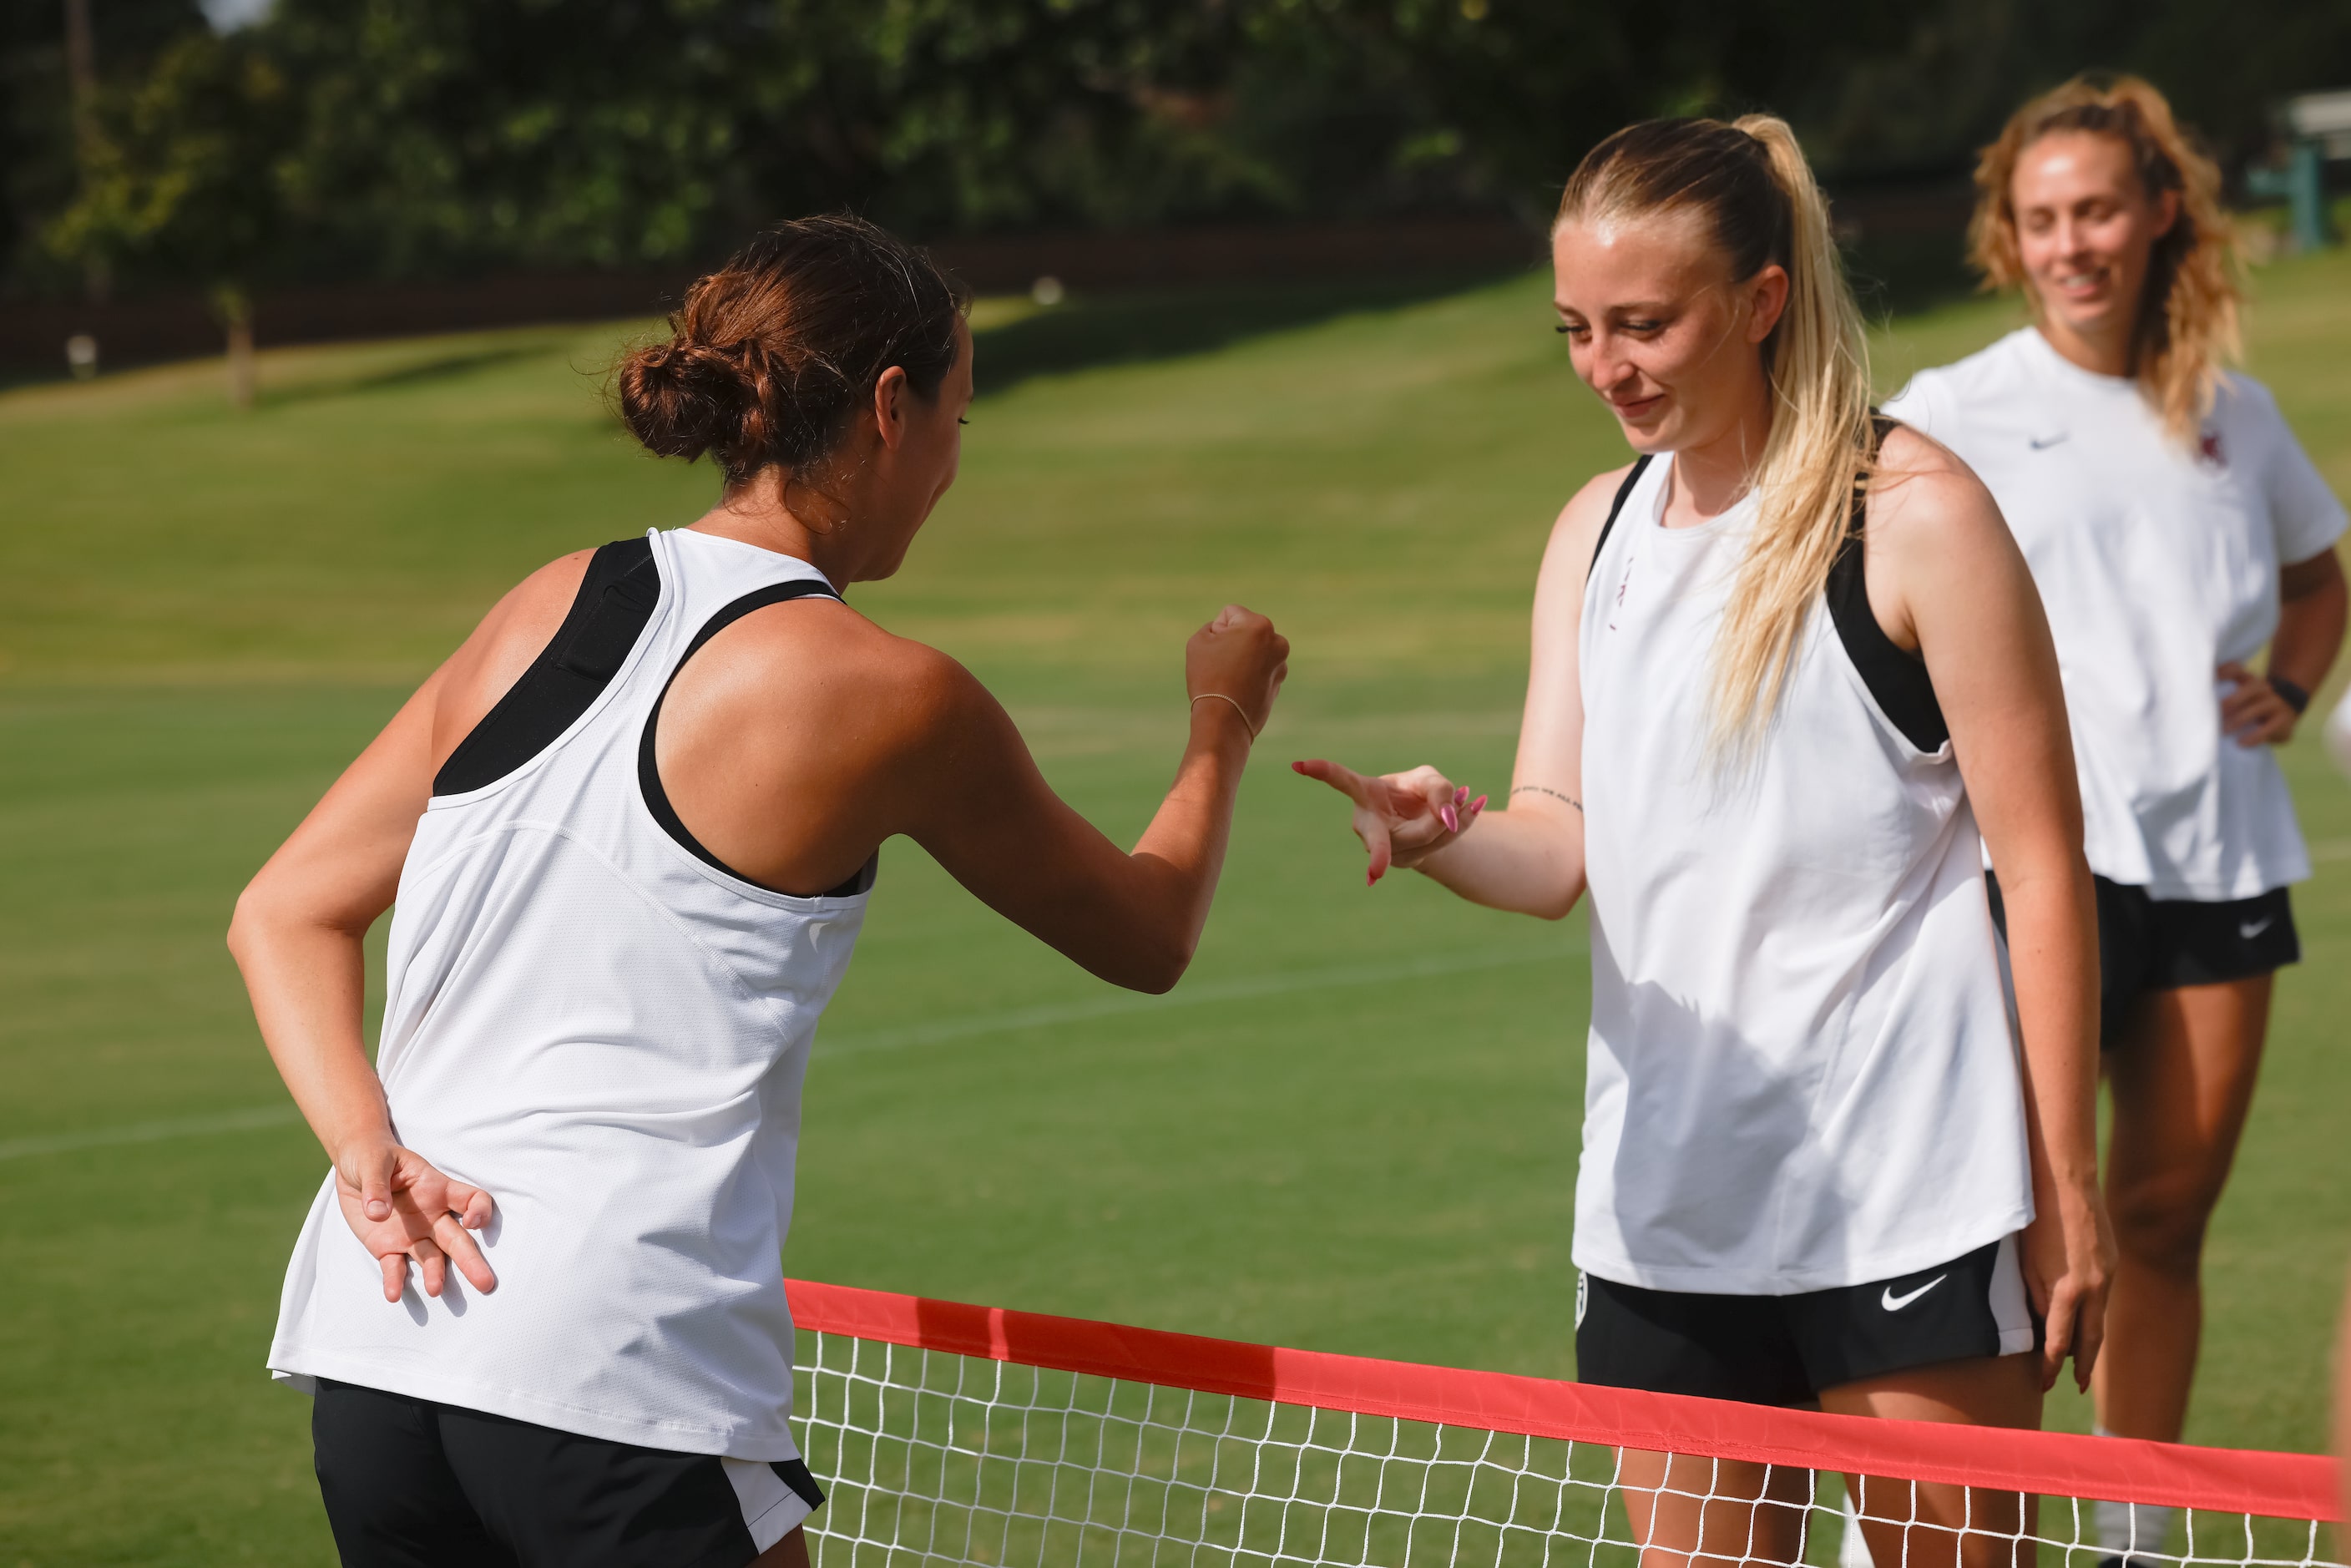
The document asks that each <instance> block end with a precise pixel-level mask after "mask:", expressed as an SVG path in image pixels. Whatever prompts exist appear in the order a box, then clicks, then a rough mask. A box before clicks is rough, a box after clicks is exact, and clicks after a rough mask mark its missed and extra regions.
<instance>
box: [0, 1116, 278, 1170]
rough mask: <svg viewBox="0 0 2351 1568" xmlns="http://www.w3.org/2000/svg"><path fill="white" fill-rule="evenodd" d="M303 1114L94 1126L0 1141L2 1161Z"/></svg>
mask: <svg viewBox="0 0 2351 1568" xmlns="http://www.w3.org/2000/svg"><path fill="white" fill-rule="evenodd" d="M301 1119H302V1113H300V1112H298V1111H297V1110H295V1109H294V1107H293V1106H291V1105H257V1106H256V1107H254V1108H253V1109H252V1110H250V1111H223V1112H222V1113H219V1114H218V1115H216V1116H182V1117H180V1118H178V1119H177V1120H174V1121H170V1122H132V1123H131V1124H128V1125H126V1126H120V1127H93V1128H91V1129H90V1130H89V1131H88V1132H85V1133H51V1134H46V1135H44V1136H41V1137H37V1138H8V1139H5V1140H0V1160H16V1159H22V1158H24V1157H25V1156H26V1155H62V1154H67V1153H69V1152H71V1151H73V1150H75V1149H102V1148H105V1147H107V1146H109V1145H114V1144H154V1143H161V1142H162V1140H163V1139H165V1138H196V1137H202V1136H204V1134H208V1133H250V1132H253V1131H255V1130H256V1129H257V1128H261V1127H283V1126H286V1125H288V1124H292V1123H296V1122H299V1121H300V1120H301Z"/></svg>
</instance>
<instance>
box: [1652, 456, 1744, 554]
mask: <svg viewBox="0 0 2351 1568" xmlns="http://www.w3.org/2000/svg"><path fill="white" fill-rule="evenodd" d="M1664 466H1665V471H1666V473H1665V477H1664V478H1662V479H1660V480H1658V481H1657V488H1656V496H1655V497H1653V498H1652V499H1651V501H1650V503H1649V527H1648V529H1647V531H1648V532H1650V533H1652V534H1655V535H1656V536H1657V537H1658V538H1668V539H1672V538H1682V539H1692V540H1698V539H1711V538H1719V536H1721V535H1722V534H1725V533H1728V532H1729V531H1730V530H1731V528H1733V527H1734V526H1745V525H1747V524H1750V523H1752V522H1753V521H1754V520H1755V509H1756V507H1757V506H1758V505H1759V502H1758V501H1757V499H1756V495H1755V487H1754V486H1751V485H1750V486H1748V488H1747V493H1746V494H1745V495H1743V496H1741V497H1739V499H1737V500H1736V501H1733V502H1731V503H1730V505H1729V506H1728V507H1724V508H1723V509H1722V510H1721V511H1719V512H1717V513H1716V514H1715V515H1714V516H1712V517H1708V519H1707V520H1706V521H1704V522H1702V523H1685V524H1683V525H1682V526H1681V527H1680V528H1667V526H1666V501H1667V497H1670V496H1671V495H1672V494H1673V487H1674V464H1673V455H1672V454H1670V453H1668V454H1667V455H1666V463H1665V465H1664Z"/></svg>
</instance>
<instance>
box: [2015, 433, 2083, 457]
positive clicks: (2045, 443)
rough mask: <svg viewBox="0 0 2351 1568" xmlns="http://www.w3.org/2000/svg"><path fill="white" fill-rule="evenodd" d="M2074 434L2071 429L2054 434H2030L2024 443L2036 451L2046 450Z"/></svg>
mask: <svg viewBox="0 0 2351 1568" xmlns="http://www.w3.org/2000/svg"><path fill="white" fill-rule="evenodd" d="M2071 434H2074V433H2073V432H2072V431H2070V430H2061V431H2059V432H2058V433H2057V434H2054V435H2028V436H2026V437H2025V438H2024V444H2026V445H2027V446H2030V447H2032V450H2033V451H2035V452H2046V451H2048V450H2049V449H2050V448H2051V447H2053V446H2054V445H2056V444H2058V443H2059V442H2061V441H2063V440H2064V439H2065V438H2066V437H2067V436H2069V435H2071Z"/></svg>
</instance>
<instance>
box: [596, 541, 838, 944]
mask: <svg viewBox="0 0 2351 1568" xmlns="http://www.w3.org/2000/svg"><path fill="white" fill-rule="evenodd" d="M840 597H841V595H840V594H838V593H835V592H834V591H832V589H831V586H829V585H828V584H825V583H822V582H816V581H811V580H808V579H805V578H803V579H800V580H798V581H794V582H776V583H770V584H768V586H767V587H765V588H760V589H755V590H753V591H751V592H749V593H747V594H745V595H744V596H743V597H742V598H740V599H737V600H736V601H733V602H732V603H730V604H728V605H727V606H726V608H725V609H723V610H721V611H719V612H718V613H717V614H716V615H713V616H712V617H711V618H710V619H709V620H707V621H705V622H703V623H702V630H701V631H699V632H695V634H694V641H693V642H691V643H687V644H686V645H685V652H684V653H682V654H680V655H679V656H678V661H677V664H675V665H674V666H673V667H672V668H671V670H670V673H669V679H668V680H666V681H664V682H663V683H662V689H661V695H659V696H657V697H655V698H654V699H653V711H652V712H651V713H648V714H647V715H645V729H644V735H643V738H642V739H641V740H640V741H639V742H638V743H637V788H638V789H639V790H640V791H641V792H642V793H643V796H644V798H645V809H646V810H649V811H651V812H652V813H653V821H656V822H659V823H660V824H661V825H662V831H664V832H665V833H667V834H668V835H669V836H670V837H671V838H673V839H674V840H676V841H677V842H678V845H679V847H681V848H683V849H684V851H685V852H687V853H689V854H691V855H693V856H694V858H695V859H696V860H698V861H700V862H703V863H704V864H705V865H707V866H710V867H712V868H714V869H716V870H718V871H723V872H725V873H726V874H727V875H728V876H731V877H733V878H734V879H735V880H736V881H737V882H747V883H750V884H751V885H752V886H753V887H763V888H767V891H768V892H769V893H783V894H784V896H785V897H787V898H798V897H801V896H804V895H802V894H791V893H784V890H783V889H782V888H780V887H768V884H767V883H763V882H760V881H758V880H757V879H755V878H752V877H747V876H745V875H744V874H743V873H741V872H739V871H737V870H736V869H735V868H734V867H733V866H731V865H728V864H727V863H726V862H725V861H723V860H720V859H719V858H718V857H717V856H716V855H715V854H712V853H711V852H709V850H707V849H705V847H704V846H703V842H702V841H701V840H700V839H697V838H695V836H694V834H693V833H691V832H690V831H687V829H686V826H685V823H684V821H682V820H681V819H680V818H679V816H678V814H677V808H676V807H674V806H673V805H671V804H670V800H669V791H668V790H666V789H663V788H662V780H661V768H660V767H659V765H658V764H656V763H655V762H654V760H653V730H654V727H656V726H657V725H659V724H660V723H661V714H662V705H663V704H664V703H665V702H667V701H669V689H670V687H672V686H674V685H676V684H677V673H678V671H679V670H683V669H684V668H685V666H686V664H687V662H688V661H689V660H691V659H692V658H693V657H694V656H695V654H696V653H700V652H701V651H702V645H703V644H704V643H707V642H709V641H710V640H711V639H712V638H713V637H716V636H717V635H718V633H720V632H724V631H725V630H726V628H728V627H729V626H732V625H734V624H735V622H737V621H740V620H742V619H743V617H745V616H746V615H748V614H750V613H751V612H753V611H754V610H765V609H766V608H767V607H768V605H770V604H786V603H789V602H790V601H792V600H795V599H839V598H840ZM881 866H882V852H880V851H879V850H876V851H875V852H873V853H872V855H871V856H869V857H867V859H866V862H865V863H864V864H863V865H862V866H860V867H858V868H857V874H855V875H854V876H852V877H851V878H850V879H849V880H848V881H847V882H844V883H841V885H840V886H839V887H834V888H828V889H826V890H825V891H824V892H823V893H822V894H818V896H819V897H821V898H853V897H855V896H856V895H857V894H861V893H866V892H870V891H872V886H873V879H874V877H875V876H876V875H877V874H878V873H880V871H881Z"/></svg>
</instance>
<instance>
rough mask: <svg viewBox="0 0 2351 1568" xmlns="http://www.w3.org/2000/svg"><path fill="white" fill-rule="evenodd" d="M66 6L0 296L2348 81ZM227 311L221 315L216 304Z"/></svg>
mask: <svg viewBox="0 0 2351 1568" xmlns="http://www.w3.org/2000/svg"><path fill="white" fill-rule="evenodd" d="M82 3H83V4H86V5H88V6H89V9H90V14H91V16H92V19H93V23H94V26H93V32H94V37H95V39H96V45H97V47H96V62H97V72H98V78H99V92H98V94H97V99H96V102H97V114H96V120H97V123H98V125H99V128H100V133H99V135H98V136H96V137H95V138H90V139H86V141H87V142H88V145H86V146H84V147H82V148H80V149H78V148H77V142H76V138H75V135H74V131H73V116H72V113H71V107H70V106H71V93H70V85H69V81H68V70H67V58H66V49H65V45H64V37H65V27H64V17H63V14H62V12H61V9H60V0H22V3H20V4H17V5H11V6H9V7H7V8H6V11H5V21H0V85H5V91H6V94H7V98H6V104H5V116H0V121H4V123H0V134H5V138H6V146H5V154H6V156H5V211H0V288H5V290H6V291H7V292H10V293H15V294H17V295H20V296H21V295H25V294H52V295H54V294H59V293H63V292H67V291H70V290H74V289H78V288H87V287H90V286H91V283H92V280H93V279H106V278H111V279H115V280H119V282H120V286H122V287H133V288H136V287H146V286H152V285H154V284H158V283H173V284H180V285H183V286H186V285H200V286H202V287H207V288H214V289H228V290H231V291H234V290H237V289H244V290H247V291H249V290H250V288H252V287H254V286H255V285H256V283H257V282H267V281H271V280H276V279H296V278H299V279H308V280H319V279H340V278H355V277H434V276H447V275H451V274H460V275H462V274H465V273H470V272H477V271H483V270H494V269H500V268H517V267H525V268H567V267H598V268H625V267H686V266H691V265H693V264H695V263H696V262H700V261H703V260H705V259H707V258H709V257H712V256H716V255H718V254H720V253H722V252H723V251H724V250H725V249H726V248H727V247H728V246H730V245H731V244H733V243H734V242H735V241H737V240H738V239H739V238H740V237H741V236H742V235H745V234H746V233H747V232H748V231H750V230H752V229H754V228H756V227H757V226H758V225H761V224H762V223H764V222H766V221H768V220H769V219H770V218H772V217H773V216H775V215H776V214H782V213H789V212H804V211H809V210H811V209H816V208H823V207H832V206H852V207H856V208H858V209H860V210H862V211H864V212H866V213H868V214H871V215H872V216H874V217H876V218H878V219H880V220H882V221H883V222H885V223H889V224H892V225H897V226H899V227H902V228H904V229H905V230H908V231H910V232H912V233H914V234H916V235H923V236H925V237H934V238H935V237H942V236H946V235H971V234H985V233H1001V232H1011V231H1022V230H1038V229H1077V228H1102V227H1111V228H1130V227H1150V226H1156V225H1171V224H1185V223H1194V222H1201V221H1219V222H1232V221H1240V222H1260V221H1286V220H1312V219H1329V218H1362V217H1379V216H1387V215H1398V214H1417V215H1426V214H1445V213H1468V212H1476V213H1485V214H1493V213H1515V214H1520V215H1521V216H1523V217H1525V218H1526V219H1528V220H1529V221H1530V222H1533V221H1535V220H1538V219H1539V218H1540V217H1541V215H1542V214H1544V213H1546V212H1547V210H1548V207H1549V204H1550V200H1551V193H1552V191H1554V190H1555V189H1556V187H1557V184H1558V183H1559V182H1560V181H1561V180H1562V178H1563V177H1564V175H1565V173H1566V172H1567V171H1568V169H1569V168H1571V167H1572V166H1573V162H1574V161H1575V159H1576V158H1577V157H1578V156H1579V155H1580V154H1581V153H1582V152H1583V150H1584V149H1585V148H1586V147H1587V146H1589V145H1590V144H1591V142H1592V141H1593V140H1595V139H1596V138H1597V137H1598V136H1600V135H1602V134H1604V133H1605V132H1606V131H1609V130H1611V129H1613V128H1614V127H1615V126H1617V125H1620V124H1623V123H1625V121H1627V120H1633V119H1636V118H1640V117H1643V116H1646V115H1652V114H1660V113H1677V112H1690V111H1697V110H1744V109H1749V108H1754V107H1770V108H1772V109H1775V110H1779V111H1781V112H1782V113H1785V114H1787V115H1788V116H1789V117H1790V118H1791V119H1792V120H1794V121H1795V122H1796V124H1797V126H1798V129H1799V131H1801V132H1802V134H1803V136H1804V137H1805V139H1806V141H1807V143H1808V145H1809V146H1810V147H1811V149H1812V151H1813V155H1814V157H1815V158H1816V160H1817V161H1819V162H1820V163H1821V164H1822V166H1823V168H1825V169H1827V170H1828V171H1830V172H1832V173H1833V174H1841V175H1844V176H1846V177H1850V178H1863V177H1880V178H1903V177H1917V176H1933V175H1938V174H1940V175H1944V176H1949V174H1951V173H1953V172H1956V171H1958V170H1960V169H1962V168H1963V167H1964V164H1965V162H1966V160H1967V158H1968V156H1969V154H1970V151H1971V149H1972V148H1973V147H1974V146H1975V145H1976V144H1978V143H1979V142H1980V141H1983V140H1984V139H1986V138H1987V137H1988V136H1989V135H1990V134H1991V131H1993V130H1994V129H1995V128H1996V127H1997V125H1998V123H1999V121H2000V120H2001V117H2002V116H2003V115H2005V114H2006V112H2007V111H2008V110H2010V109H2011V107H2012V106H2013V105H2014V103H2015V102H2016V101H2017V100H2018V99H2019V98H2020V96H2021V95H2022V93H2023V92H2025V91H2027V90H2030V89H2033V88H2037V87H2042V86H2046V85H2049V84H2052V83H2053V82H2055V81H2057V80H2060V79H2062V78H2064V77H2065V76H2067V75H2070V74H2071V73H2073V72H2074V71H2075V70H2077V69H2080V68H2085V67H2106V68H2128V69H2137V70H2141V71H2144V72H2146V73H2147V74H2149V75H2150V76H2152V77H2154V78H2156V79H2157V80H2158V82H2159V83H2160V85H2162V86H2163V87H2164V88H2165V89H2167V90H2168V91H2169V92H2170V93H2172V94H2173V95H2174V97H2175V99H2176V100H2177V101H2178V102H2179V105H2180V107H2181V109H2182V110H2183V111H2184V112H2185V113H2186V114H2188V115H2189V117H2190V118H2191V119H2192V120H2195V121H2196V122H2197V123H2198V124H2199V126H2200V127H2201V128H2202V130H2203V131H2205V133H2206V134H2207V135H2208V136H2209V137H2210V139H2211V140H2212V141H2213V142H2214V143H2215V145H2216V147H2217V149H2218V150H2219V151H2220V152H2222V153H2223V154H2224V155H2225V156H2227V157H2230V158H2231V159H2234V160H2237V161H2241V160H2242V159H2243V158H2244V157H2246V156H2247V155H2249V154H2251V153H2252V152H2257V151H2258V150H2259V149H2260V148H2261V147H2262V144H2263V142H2264V141H2265V139H2266V138H2267V136H2268V135H2269V115H2270V113H2271V110H2272V107H2273V104H2274V102H2275V101H2276V100H2277V99H2279V98H2280V97H2281V96H2283V95H2284V94H2286V93H2290V92H2293V91H2296V90H2301V89H2312V88H2326V87H2335V86H2343V85H2346V84H2351V6H2346V5H2315V4H2311V3H2310V0H2230V3H2229V4H2227V5H2221V4H2217V3H2215V0H1925V3H1922V4H1916V5H1904V6H1891V5H1884V4H1882V3H1879V0H1652V3H1650V4H1646V5H1640V6H1623V5H1605V4H1602V3H1601V0H277V3H276V5H274V7H272V8H270V9H268V10H267V11H266V13H265V14H264V15H263V16H262V17H261V19H260V20H258V21H257V22H255V23H253V24H252V25H250V26H245V27H243V28H240V29H238V30H235V31H234V32H232V33H229V34H227V35H226V36H221V35H218V34H216V33H215V32H214V30H213V29H212V28H211V27H210V26H208V25H207V24H206V22H205V20H204V17H203V16H202V15H201V14H200V13H199V12H198V11H197V10H196V9H195V7H194V6H193V5H191V4H189V3H188V0H82ZM223 298H229V296H228V295H226V294H225V295H224V296H223Z"/></svg>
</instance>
